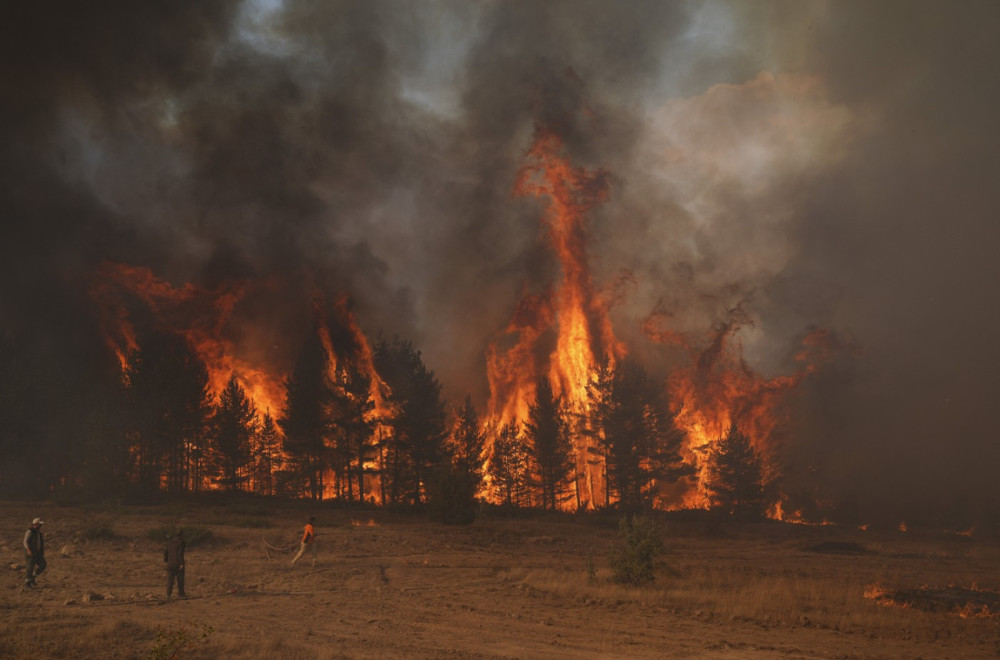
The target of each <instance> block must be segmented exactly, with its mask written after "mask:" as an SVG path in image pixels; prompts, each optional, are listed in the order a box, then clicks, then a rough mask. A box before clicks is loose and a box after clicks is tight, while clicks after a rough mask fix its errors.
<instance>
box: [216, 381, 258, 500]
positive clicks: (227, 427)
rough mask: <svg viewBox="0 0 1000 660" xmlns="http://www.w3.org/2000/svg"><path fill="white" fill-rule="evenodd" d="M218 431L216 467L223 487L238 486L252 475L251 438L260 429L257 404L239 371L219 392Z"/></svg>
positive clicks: (237, 487)
mask: <svg viewBox="0 0 1000 660" xmlns="http://www.w3.org/2000/svg"><path fill="white" fill-rule="evenodd" d="M212 430H213V431H214V435H215V447H214V449H215V456H214V458H215V461H214V462H215V467H216V475H217V478H218V480H219V483H220V484H221V485H222V487H223V489H224V490H227V491H230V492H231V491H235V490H239V489H240V488H241V487H242V486H243V484H244V482H245V481H246V480H247V478H248V477H249V475H248V474H247V467H248V466H249V464H250V459H251V449H252V448H251V444H250V443H251V440H252V438H253V436H254V432H255V431H256V430H257V407H256V406H255V405H254V403H253V401H252V400H251V399H250V398H249V397H248V396H247V394H246V391H245V390H244V389H243V386H242V385H240V382H239V380H238V379H237V378H236V374H233V375H232V376H230V377H229V381H228V382H226V386H225V387H224V388H222V392H220V393H219V404H218V405H217V406H216V408H215V414H214V415H213V417H212Z"/></svg>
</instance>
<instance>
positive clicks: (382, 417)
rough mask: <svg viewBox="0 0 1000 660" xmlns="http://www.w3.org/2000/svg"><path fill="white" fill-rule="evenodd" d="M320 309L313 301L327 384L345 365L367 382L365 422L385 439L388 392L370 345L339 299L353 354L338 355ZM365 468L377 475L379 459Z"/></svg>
mask: <svg viewBox="0 0 1000 660" xmlns="http://www.w3.org/2000/svg"><path fill="white" fill-rule="evenodd" d="M322 307H323V305H322V303H321V302H320V299H319V298H318V297H317V298H316V300H315V302H314V313H315V315H316V317H317V319H318V324H319V328H318V332H319V337H320V341H321V342H322V343H323V347H324V348H325V349H326V353H327V356H328V358H329V363H328V365H327V373H328V375H329V377H330V380H331V382H334V383H336V382H337V381H338V374H339V373H340V372H341V371H342V370H344V369H345V368H346V366H347V363H348V362H350V363H351V364H352V366H354V367H355V368H356V369H357V370H358V371H359V372H360V373H361V374H363V375H364V376H365V377H366V378H368V379H369V382H370V384H369V395H370V396H371V400H372V402H373V403H374V407H373V408H372V410H371V411H370V412H369V413H368V415H367V420H368V421H369V422H372V423H373V424H374V428H375V435H376V437H378V438H384V437H386V434H388V433H389V432H390V427H389V425H388V423H387V420H389V419H390V418H391V417H392V414H393V410H392V406H391V405H390V404H389V402H388V399H389V394H390V391H389V385H388V384H387V383H386V382H385V380H384V379H383V378H382V377H381V376H380V375H379V373H378V370H377V369H376V368H375V353H374V351H373V350H372V347H371V344H370V343H369V342H368V337H366V336H365V333H364V332H362V331H361V327H360V325H358V320H357V317H356V316H355V315H354V312H353V311H352V310H351V308H350V305H349V299H348V297H347V296H346V295H341V296H339V297H338V298H337V301H336V303H335V304H334V309H335V311H336V315H337V321H338V322H339V323H340V324H341V325H342V326H343V327H344V328H345V329H346V330H347V332H348V333H349V334H350V337H351V341H352V343H353V347H352V349H353V350H352V351H350V354H349V355H343V356H342V355H340V354H339V353H338V351H337V350H336V348H335V347H334V345H333V340H332V338H331V335H330V328H329V326H328V325H327V324H326V322H325V320H324V318H323V314H322V313H320V310H321V309H322ZM366 467H369V468H374V469H375V470H376V472H377V470H378V468H380V467H381V465H380V464H379V458H378V457H375V458H373V459H372V460H371V461H370V462H366ZM326 483H329V484H332V483H333V480H332V479H328V480H326ZM365 483H366V492H367V493H368V494H369V495H371V496H373V497H375V498H376V500H377V499H378V496H379V493H380V490H379V489H378V488H376V487H375V486H376V484H372V483H369V482H368V480H367V478H366V481H365ZM330 488H332V486H330ZM328 494H329V493H325V494H324V496H326V495H328Z"/></svg>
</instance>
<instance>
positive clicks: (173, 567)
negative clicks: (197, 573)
mask: <svg viewBox="0 0 1000 660" xmlns="http://www.w3.org/2000/svg"><path fill="white" fill-rule="evenodd" d="M184 548H185V544H184V532H183V530H180V531H178V532H177V533H176V534H174V535H173V536H172V537H170V540H168V541H167V547H165V548H164V549H163V561H165V562H166V563H167V598H170V594H172V593H173V591H174V580H175V579H176V580H177V595H178V596H180V597H181V598H185V597H187V594H185V593H184Z"/></svg>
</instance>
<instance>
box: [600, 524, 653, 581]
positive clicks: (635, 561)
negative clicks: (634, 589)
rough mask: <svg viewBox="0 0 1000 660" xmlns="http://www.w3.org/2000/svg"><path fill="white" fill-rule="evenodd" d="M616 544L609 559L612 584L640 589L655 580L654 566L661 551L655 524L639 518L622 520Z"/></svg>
mask: <svg viewBox="0 0 1000 660" xmlns="http://www.w3.org/2000/svg"><path fill="white" fill-rule="evenodd" d="M618 535H619V541H618V543H616V544H615V545H614V546H612V548H611V553H610V555H609V556H608V559H609V561H610V562H611V569H612V571H613V572H614V581H615V582H617V583H619V584H630V585H634V586H635V585H641V584H646V583H647V582H652V581H653V580H654V579H655V575H654V574H653V565H654V562H655V560H656V557H657V556H658V555H659V554H660V552H661V551H662V550H663V539H662V536H661V533H660V529H659V527H658V526H657V524H656V522H655V521H653V520H651V519H650V518H645V517H641V516H636V517H630V516H625V517H624V518H622V519H621V522H620V523H619V525H618Z"/></svg>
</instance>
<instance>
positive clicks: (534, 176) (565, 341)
mask: <svg viewBox="0 0 1000 660" xmlns="http://www.w3.org/2000/svg"><path fill="white" fill-rule="evenodd" d="M562 149H563V145H562V142H561V140H560V139H559V138H558V137H557V136H556V135H555V134H554V133H552V132H551V131H548V130H546V129H545V128H543V127H536V131H535V139H534V142H533V144H532V146H531V148H530V149H529V150H528V153H527V155H526V163H525V165H524V166H523V167H522V168H521V170H520V171H519V172H518V176H517V180H516V182H515V185H514V189H513V195H514V196H519V197H520V196H530V197H539V198H544V199H546V200H547V206H546V209H545V214H544V218H543V223H544V227H545V236H546V242H547V245H548V246H549V248H550V249H551V251H552V253H553V254H554V255H555V257H556V258H557V259H558V261H559V265H560V268H561V279H560V281H559V282H558V283H556V284H554V285H553V286H552V287H551V288H550V289H549V290H547V291H544V292H542V293H539V294H534V295H525V296H524V297H523V298H522V300H521V303H520V305H519V306H518V309H517V311H516V312H515V314H514V317H513V319H512V320H511V322H510V324H509V325H508V327H507V328H506V331H505V336H504V337H501V338H500V339H498V340H497V341H494V342H493V344H492V345H491V346H490V349H489V352H488V354H487V367H488V377H489V383H490V403H489V417H490V418H491V420H492V422H493V423H495V424H498V425H500V424H506V423H510V422H517V423H519V424H523V423H524V421H525V420H526V419H527V417H528V408H529V406H530V405H531V403H532V402H533V401H534V397H535V387H536V383H538V382H539V379H540V378H543V377H545V378H548V379H549V382H550V383H551V385H552V390H553V393H554V394H555V395H556V396H557V397H559V398H560V399H561V401H562V405H563V406H564V407H566V408H567V410H568V411H570V412H571V413H576V414H577V415H573V417H574V418H578V417H577V416H578V415H583V414H585V413H586V412H587V410H588V407H589V403H588V395H587V385H588V383H589V382H590V380H591V377H592V375H593V374H594V372H595V370H596V368H597V366H598V365H599V364H602V363H610V364H612V366H613V365H614V363H615V361H617V360H620V359H621V357H623V356H624V354H625V347H624V345H623V344H622V343H621V342H619V341H618V340H617V339H616V338H615V335H614V332H613V330H612V327H611V323H610V321H609V320H608V307H609V302H608V301H607V300H605V298H604V297H603V296H602V295H601V294H599V293H598V292H597V291H596V290H595V288H594V285H593V282H592V280H591V276H590V269H589V266H588V263H587V251H586V244H587V232H586V228H585V226H584V220H585V218H586V214H587V212H588V211H589V210H590V209H592V208H593V207H594V206H596V205H598V204H601V203H602V202H604V201H605V200H606V199H607V196H608V184H607V173H606V172H605V171H604V170H596V171H591V170H587V169H584V168H574V167H572V166H571V165H570V163H569V161H568V160H567V159H566V158H565V157H564V156H563V155H562ZM551 333H554V340H555V341H554V343H555V348H554V350H552V351H551V352H550V353H548V354H547V355H545V354H543V355H539V347H540V343H541V342H542V341H543V340H544V339H545V338H546V337H552V334H551ZM511 337H513V338H514V341H513V342H509V339H510V338H511ZM504 340H508V346H507V348H503V347H502V345H503V344H504ZM585 437H586V436H585V434H582V433H579V432H574V433H572V439H573V442H574V450H575V452H576V460H577V468H578V472H579V473H580V474H581V475H582V476H583V478H582V479H581V480H579V482H578V484H577V488H578V492H577V499H578V501H587V502H590V503H593V502H600V501H603V489H604V484H603V481H602V477H601V474H600V470H598V469H596V468H595V466H593V465H590V464H589V463H588V460H587V455H588V452H587V449H588V447H587V446H586V444H585V443H586V442H587V440H586V439H585ZM581 491H582V492H581Z"/></svg>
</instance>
